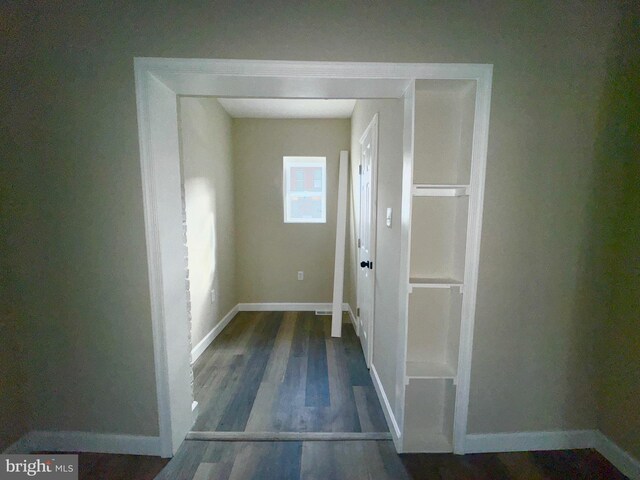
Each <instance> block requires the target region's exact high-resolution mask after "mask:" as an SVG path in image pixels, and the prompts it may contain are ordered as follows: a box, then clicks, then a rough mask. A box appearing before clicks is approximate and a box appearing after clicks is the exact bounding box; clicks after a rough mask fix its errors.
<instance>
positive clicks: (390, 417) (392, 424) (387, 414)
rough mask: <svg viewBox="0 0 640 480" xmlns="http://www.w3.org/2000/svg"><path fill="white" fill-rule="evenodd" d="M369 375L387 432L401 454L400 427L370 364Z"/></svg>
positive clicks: (373, 367)
mask: <svg viewBox="0 0 640 480" xmlns="http://www.w3.org/2000/svg"><path fill="white" fill-rule="evenodd" d="M369 373H370V375H371V379H372V380H373V386H374V387H375V389H376V393H377V394H378V399H379V400H380V403H381V404H382V412H383V413H384V418H385V419H386V420H387V425H388V427H389V430H390V431H391V435H392V436H393V443H394V444H395V445H396V449H397V450H398V452H402V448H401V447H402V445H401V441H400V440H401V437H402V433H401V432H400V427H399V426H398V422H396V417H395V415H394V414H393V409H392V408H391V404H390V403H389V398H388V397H387V394H386V393H385V391H384V387H383V386H382V382H381V381H380V377H379V376H378V371H377V370H376V367H375V366H374V365H373V363H372V364H371V370H369Z"/></svg>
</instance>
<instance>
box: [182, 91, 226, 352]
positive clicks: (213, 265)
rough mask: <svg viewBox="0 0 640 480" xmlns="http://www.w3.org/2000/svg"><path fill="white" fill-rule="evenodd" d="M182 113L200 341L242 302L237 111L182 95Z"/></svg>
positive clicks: (194, 324) (192, 291)
mask: <svg viewBox="0 0 640 480" xmlns="http://www.w3.org/2000/svg"><path fill="white" fill-rule="evenodd" d="M179 115H180V129H181V131H180V140H181V149H182V176H183V182H184V193H185V208H186V220H187V249H188V268H189V295H190V301H191V344H192V346H195V345H197V344H198V343H199V342H200V341H201V340H202V339H203V338H204V337H205V336H206V335H207V334H208V333H209V332H210V331H211V330H212V329H213V327H215V326H216V325H217V324H218V322H220V320H222V318H223V317H224V316H225V315H226V314H227V313H228V312H229V311H230V310H231V309H232V308H233V307H234V306H235V305H236V304H237V303H238V295H237V291H236V242H235V221H234V210H235V209H234V183H233V157H232V149H231V117H230V116H229V114H227V112H226V111H225V110H224V109H223V108H222V106H221V105H220V104H219V103H218V101H217V100H216V99H214V98H198V97H183V98H181V99H180V114H179ZM212 290H214V292H215V293H214V300H213V302H212V297H211V291H212Z"/></svg>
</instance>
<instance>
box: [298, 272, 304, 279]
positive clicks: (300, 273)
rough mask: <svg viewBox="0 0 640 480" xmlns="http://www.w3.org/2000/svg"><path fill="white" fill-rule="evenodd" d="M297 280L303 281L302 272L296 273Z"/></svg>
mask: <svg viewBox="0 0 640 480" xmlns="http://www.w3.org/2000/svg"><path fill="white" fill-rule="evenodd" d="M298 280H304V272H302V271H300V272H298Z"/></svg>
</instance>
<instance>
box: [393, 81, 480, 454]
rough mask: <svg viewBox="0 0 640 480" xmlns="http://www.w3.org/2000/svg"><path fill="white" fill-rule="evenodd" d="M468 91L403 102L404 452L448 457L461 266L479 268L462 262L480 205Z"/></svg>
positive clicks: (438, 86)
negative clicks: (410, 126) (474, 213)
mask: <svg viewBox="0 0 640 480" xmlns="http://www.w3.org/2000/svg"><path fill="white" fill-rule="evenodd" d="M476 90H477V82H476V81H473V80H417V81H416V82H415V89H414V90H413V92H410V93H409V96H408V97H407V98H409V101H408V103H407V100H405V109H406V111H410V112H411V113H413V117H412V120H413V129H412V131H411V132H409V133H410V134H411V136H407V132H406V131H405V159H407V158H410V159H411V162H406V161H405V163H404V168H405V171H404V184H403V185H404V186H403V189H408V190H409V192H406V190H405V193H403V195H409V196H408V197H407V198H406V199H405V203H404V204H403V205H405V206H408V207H409V208H408V214H407V217H404V218H405V219H406V220H408V222H407V226H408V228H407V231H406V232H407V236H406V241H407V244H406V248H405V251H406V252H407V258H406V259H405V260H404V262H405V266H406V273H407V277H406V282H407V284H406V289H405V295H406V298H405V299H404V301H405V303H404V305H405V309H404V310H403V312H404V314H405V315H406V319H404V320H405V321H406V342H405V345H406V349H405V352H404V354H405V355H404V378H403V380H404V392H403V393H404V404H403V414H404V418H403V422H402V423H403V429H404V432H403V440H402V450H403V451H405V452H450V451H452V450H453V449H454V418H455V412H456V389H457V384H458V375H459V368H458V367H459V361H460V357H461V356H460V352H461V338H462V337H461V328H462V325H463V310H464V305H465V295H467V291H466V284H467V282H468V281H469V279H473V280H474V281H475V278H474V277H473V276H470V275H469V270H470V269H473V270H476V269H475V268H474V267H471V268H470V267H469V262H470V261H477V260H476V259H469V258H467V255H468V251H469V245H470V242H471V241H474V239H473V238H472V237H471V236H470V230H471V229H472V228H475V227H476V226H477V225H476V224H475V223H473V221H470V212H471V211H472V210H473V209H475V208H476V204H475V202H477V201H478V198H477V195H475V196H474V195H472V192H474V191H476V192H477V190H474V188H477V187H478V185H477V182H478V179H477V177H474V175H473V174H472V172H474V171H475V170H474V165H473V158H474V157H473V140H474V132H475V131H476V130H475V127H476V126H475V108H476V94H477V92H476ZM406 111H405V115H406ZM408 118H409V119H411V117H407V116H405V122H407V119H408ZM405 124H406V123H405ZM408 140H409V141H408ZM407 154H408V155H407ZM476 167H477V166H476ZM476 170H477V168H476ZM472 251H473V250H472ZM475 274H477V272H474V275H475ZM473 301H475V298H474V299H473ZM467 310H468V303H467Z"/></svg>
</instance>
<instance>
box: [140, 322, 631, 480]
mask: <svg viewBox="0 0 640 480" xmlns="http://www.w3.org/2000/svg"><path fill="white" fill-rule="evenodd" d="M194 380H195V396H196V399H197V400H198V402H199V404H200V415H199V418H198V420H197V422H196V424H195V426H194V429H193V430H194V431H210V432H213V433H214V434H215V432H229V434H231V435H233V432H236V433H237V432H244V433H243V435H244V434H245V433H251V432H280V433H282V432H327V433H328V432H344V433H348V432H387V433H388V429H387V426H386V423H385V420H384V416H383V413H382V409H381V407H380V404H379V402H378V398H377V395H376V393H375V390H374V387H373V385H372V383H371V379H370V376H369V372H368V370H367V368H366V366H365V362H364V357H363V355H362V350H361V348H360V344H359V341H358V338H357V337H356V335H355V332H354V330H353V327H352V326H351V324H348V323H345V324H344V325H343V337H342V338H340V339H332V338H331V336H330V318H329V317H316V316H315V315H314V314H313V313H299V312H287V313H276V312H251V313H250V312H242V313H240V314H239V315H238V316H237V317H236V318H235V319H234V320H233V321H232V322H231V323H230V324H229V326H228V327H227V328H226V329H225V330H224V331H223V332H222V334H221V335H220V336H219V337H218V338H217V339H216V340H215V342H214V343H213V344H212V345H211V346H210V347H209V348H208V349H207V350H206V351H205V352H204V353H203V355H202V356H201V357H200V358H199V359H198V361H197V363H196V364H195V366H194ZM325 434H326V433H325ZM205 438H206V436H205ZM281 438H288V436H287V435H282V436H281ZM131 478H135V477H131ZM156 478H157V479H159V480H165V479H166V480H209V479H211V480H255V479H265V480H266V479H274V480H275V479H277V480H281V479H294V480H300V479H303V480H316V479H317V480H343V479H344V480H354V479H357V480H360V479H362V480H365V479H366V480H372V479H373V480H387V479H388V480H391V479H398V480H405V479H416V480H417V479H440V480H453V479H461V480H467V479H469V480H470V479H473V480H502V479H505V480H510V479H527V480H529V479H533V480H559V479H585V480H586V479H589V480H599V479H603V480H604V479H607V480H622V479H624V478H625V477H624V476H622V475H621V474H620V472H618V471H617V470H616V469H615V468H614V467H613V466H611V465H610V464H609V463H608V462H607V461H606V460H605V459H604V458H603V457H602V456H601V455H600V454H599V453H597V452H595V451H593V450H565V451H555V452H528V453H501V454H482V455H464V456H459V455H452V454H412V455H398V454H397V453H396V451H395V448H394V445H393V442H391V441H389V440H368V441H365V440H357V441H352V440H345V441H313V440H308V439H302V440H300V439H298V438H294V440H290V441H211V440H185V441H184V442H183V444H182V446H181V447H180V449H179V451H178V453H177V454H176V455H175V457H174V458H173V459H171V461H170V462H169V463H168V465H167V466H166V467H165V468H164V470H162V472H161V473H160V474H159V475H158V476H157V477H156Z"/></svg>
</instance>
